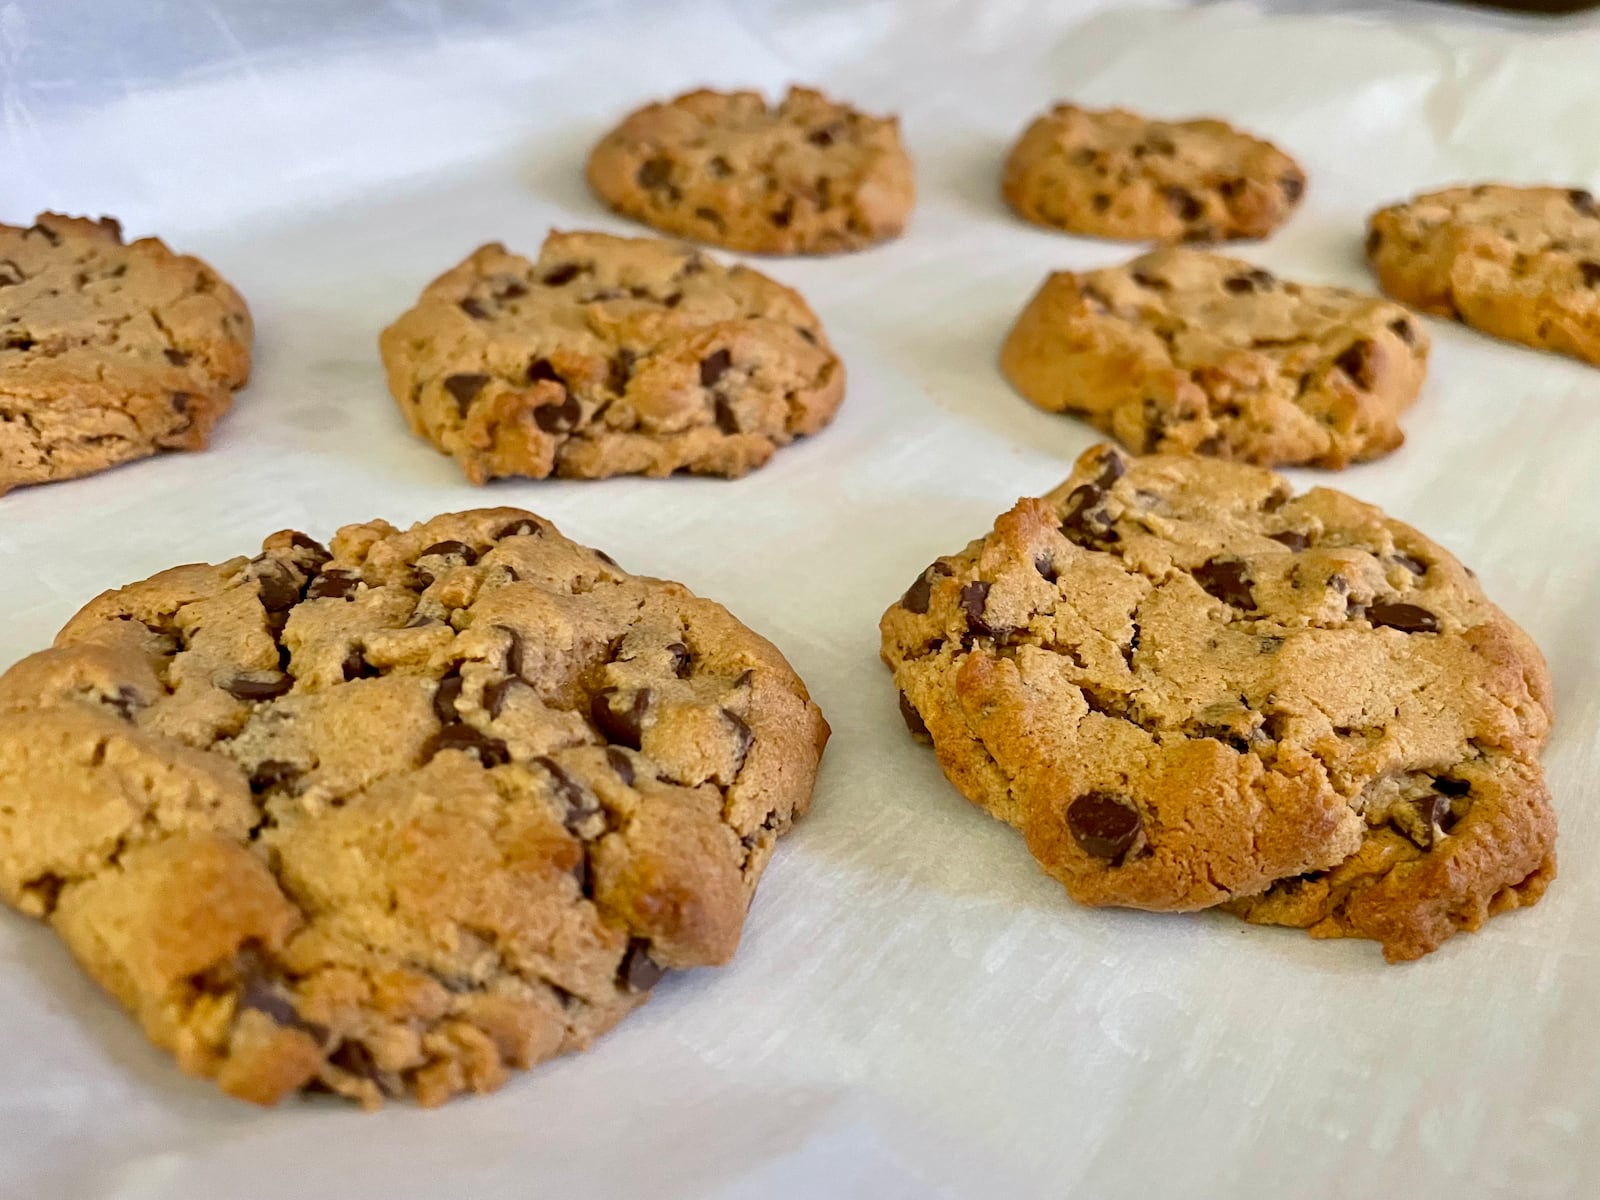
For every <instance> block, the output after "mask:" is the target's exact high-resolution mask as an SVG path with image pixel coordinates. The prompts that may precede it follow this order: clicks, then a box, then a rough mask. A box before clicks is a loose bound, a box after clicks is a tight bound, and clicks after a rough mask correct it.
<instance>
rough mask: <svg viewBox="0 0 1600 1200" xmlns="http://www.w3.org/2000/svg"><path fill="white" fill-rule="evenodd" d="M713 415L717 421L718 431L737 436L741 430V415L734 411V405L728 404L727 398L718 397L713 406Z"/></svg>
mask: <svg viewBox="0 0 1600 1200" xmlns="http://www.w3.org/2000/svg"><path fill="white" fill-rule="evenodd" d="M712 413H713V414H714V415H715V417H716V420H717V430H718V432H720V433H725V434H729V435H730V436H731V435H732V434H736V433H739V432H741V430H740V429H739V415H738V414H737V413H735V412H734V411H733V405H731V404H729V403H728V398H727V397H726V396H721V395H719V396H717V397H716V400H715V402H714V403H713V404H712Z"/></svg>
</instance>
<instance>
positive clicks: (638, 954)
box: [617, 938, 667, 992]
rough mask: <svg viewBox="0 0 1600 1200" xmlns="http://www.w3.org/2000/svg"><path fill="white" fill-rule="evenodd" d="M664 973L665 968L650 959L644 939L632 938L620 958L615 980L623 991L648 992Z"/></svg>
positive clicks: (648, 945) (648, 947)
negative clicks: (620, 962) (620, 961)
mask: <svg viewBox="0 0 1600 1200" xmlns="http://www.w3.org/2000/svg"><path fill="white" fill-rule="evenodd" d="M666 973H667V971H666V968H665V967H663V966H661V965H660V964H659V963H657V962H656V960H655V959H653V958H651V957H650V943H649V942H647V941H646V940H645V939H644V938H634V939H633V940H632V941H630V942H629V943H628V950H627V953H625V954H624V955H623V956H622V965H621V966H620V967H619V968H618V969H617V980H618V982H619V983H621V984H622V987H623V989H624V990H625V991H629V992H648V991H649V990H650V989H651V988H653V987H655V985H656V984H657V983H658V982H660V980H661V977H662V976H663V975H665V974H666Z"/></svg>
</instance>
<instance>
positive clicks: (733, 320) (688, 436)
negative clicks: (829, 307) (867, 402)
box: [380, 233, 844, 483]
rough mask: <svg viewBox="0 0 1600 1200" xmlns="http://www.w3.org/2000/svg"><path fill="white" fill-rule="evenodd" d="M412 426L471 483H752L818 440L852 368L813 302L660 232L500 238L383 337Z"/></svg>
mask: <svg viewBox="0 0 1600 1200" xmlns="http://www.w3.org/2000/svg"><path fill="white" fill-rule="evenodd" d="M380 347H381V351H382V354H383V363H384V367H385V369H386V370H387V373H388V378H389V390H390V392H391V393H392V394H393V395H394V398H395V400H396V401H397V402H398V403H399V405H400V410H401V412H403V413H404V414H405V417H406V420H407V421H408V422H409V423H410V425H411V429H412V431H413V432H414V433H416V434H418V435H419V436H421V437H423V438H426V439H427V440H428V441H430V442H432V443H433V444H434V445H435V446H436V447H438V448H439V449H440V450H442V451H443V452H444V453H446V454H449V455H451V456H453V457H454V458H455V459H456V461H457V462H458V463H460V464H461V467H462V469H463V470H464V471H465V472H466V473H467V478H468V479H470V480H471V481H472V482H473V483H484V482H486V481H488V480H490V479H493V478H495V477H497V476H503V475H526V476H531V477H532V478H534V479H543V478H545V477H547V476H549V475H552V474H555V475H561V476H566V477H570V478H579V479H599V478H603V477H605V476H609V475H626V474H645V475H657V476H660V475H670V474H672V473H673V472H674V471H689V472H693V473H695V474H698V475H724V476H728V477H737V476H739V475H743V474H745V473H746V472H748V471H750V470H752V469H754V468H756V467H759V466H761V465H762V464H763V463H765V462H766V461H767V460H768V459H770V458H771V457H772V454H773V451H774V450H776V449H777V448H778V447H780V446H786V445H788V444H789V443H790V442H791V441H793V440H794V439H795V438H797V437H801V436H803V435H806V434H811V433H816V432H817V431H818V430H819V429H821V428H822V427H823V426H824V425H826V424H827V423H828V422H829V421H830V420H832V419H833V414H834V412H835V411H836V410H837V409H838V407H839V403H840V401H841V400H842V399H843V398H844V366H843V364H842V363H840V361H839V358H838V356H837V355H835V354H834V352H833V350H832V348H831V347H830V346H829V345H828V339H827V337H826V336H825V335H824V334H823V332H822V325H821V323H820V322H819V321H818V320H817V317H816V314H814V313H813V312H812V311H811V309H810V308H808V307H807V306H806V302H805V301H804V300H802V299H801V298H800V297H799V296H798V295H797V294H796V293H795V292H793V291H790V290H789V289H788V288H786V287H783V286H782V285H781V284H778V283H775V282H773V281H772V280H771V279H768V278H767V277H766V276H765V275H762V274H760V273H759V272H757V271H752V270H750V269H749V268H748V267H742V266H734V267H724V266H722V265H721V264H719V263H717V262H716V261H715V260H713V259H712V258H710V257H708V256H707V255H705V254H702V253H701V252H699V251H697V250H695V249H693V248H691V247H689V246H685V245H682V244H681V243H676V242H667V241H661V240H659V239H656V238H619V237H611V236H609V235H607V234H601V233H552V234H550V236H549V237H547V238H546V239H545V243H544V247H543V249H542V251H541V252H540V254H539V260H538V261H537V262H529V261H528V260H527V259H525V258H522V257H521V256H519V255H515V254H511V253H508V252H507V251H506V249H505V248H504V247H503V246H501V245H498V244H493V245H488V246H484V247H482V248H480V249H479V250H477V251H475V252H474V253H473V254H472V255H471V256H470V257H469V258H468V259H467V260H466V261H465V262H463V263H462V264H461V265H459V266H457V267H455V268H453V269H452V270H450V271H447V272H446V273H445V274H443V275H441V276H440V277H439V278H438V279H436V280H434V281H433V283H431V284H429V285H428V287H427V288H426V289H425V290H424V291H423V293H422V297H421V299H420V300H418V302H417V304H416V306H415V307H414V308H412V309H411V310H410V311H409V312H407V313H406V314H405V315H403V316H402V317H401V318H400V319H399V320H397V321H396V322H395V323H394V324H393V325H391V326H390V327H389V328H387V329H385V330H384V331H383V335H382V338H381V339H380Z"/></svg>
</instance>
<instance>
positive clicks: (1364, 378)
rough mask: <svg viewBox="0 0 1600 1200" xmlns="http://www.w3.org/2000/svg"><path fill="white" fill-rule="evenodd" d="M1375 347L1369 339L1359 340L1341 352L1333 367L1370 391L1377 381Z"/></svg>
mask: <svg viewBox="0 0 1600 1200" xmlns="http://www.w3.org/2000/svg"><path fill="white" fill-rule="evenodd" d="M1373 349H1374V347H1373V345H1372V341H1371V339H1369V338H1357V339H1356V340H1355V341H1353V342H1351V343H1350V344H1349V345H1348V346H1346V347H1345V348H1344V349H1343V350H1341V351H1340V352H1339V354H1338V355H1337V357H1335V358H1334V360H1333V365H1334V366H1336V367H1338V368H1339V370H1341V371H1343V372H1344V373H1345V374H1346V375H1348V376H1349V377H1350V378H1351V379H1352V380H1353V381H1354V382H1355V384H1356V386H1358V387H1360V388H1364V389H1368V390H1370V389H1371V387H1372V385H1373V383H1374V382H1375V381H1376V379H1375V376H1374V373H1373V368H1374V367H1375V366H1376V363H1375V362H1374V356H1373Z"/></svg>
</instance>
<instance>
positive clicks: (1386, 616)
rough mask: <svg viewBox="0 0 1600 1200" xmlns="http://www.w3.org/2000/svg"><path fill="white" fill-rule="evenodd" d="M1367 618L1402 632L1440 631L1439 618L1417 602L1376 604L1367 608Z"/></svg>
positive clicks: (1376, 623) (1377, 624)
mask: <svg viewBox="0 0 1600 1200" xmlns="http://www.w3.org/2000/svg"><path fill="white" fill-rule="evenodd" d="M1367 620H1369V621H1371V622H1372V623H1373V625H1375V626H1382V627H1387V628H1389V629H1398V630H1399V631H1400V632H1401V633H1438V632H1439V618H1438V617H1436V616H1434V614H1433V613H1431V612H1429V611H1428V610H1427V609H1425V608H1420V607H1418V606H1417V605H1415V604H1374V605H1372V606H1371V607H1370V608H1368V609H1367Z"/></svg>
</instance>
